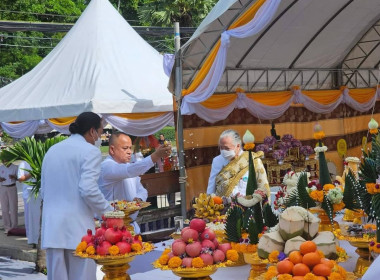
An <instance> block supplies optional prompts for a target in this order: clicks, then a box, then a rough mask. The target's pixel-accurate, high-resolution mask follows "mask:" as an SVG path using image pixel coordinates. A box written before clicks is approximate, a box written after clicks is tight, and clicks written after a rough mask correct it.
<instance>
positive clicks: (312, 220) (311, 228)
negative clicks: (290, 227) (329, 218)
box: [302, 212, 321, 240]
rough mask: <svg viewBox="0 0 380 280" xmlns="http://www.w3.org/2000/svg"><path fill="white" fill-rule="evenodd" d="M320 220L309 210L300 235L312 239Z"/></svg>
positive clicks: (316, 232)
mask: <svg viewBox="0 0 380 280" xmlns="http://www.w3.org/2000/svg"><path fill="white" fill-rule="evenodd" d="M320 222H321V220H320V219H319V218H317V217H316V216H314V215H313V214H311V213H310V212H309V213H308V218H307V219H306V220H305V225H304V228H303V235H302V236H303V237H304V238H305V239H306V240H310V239H313V238H314V237H315V236H316V235H317V234H318V230H319V223H320Z"/></svg>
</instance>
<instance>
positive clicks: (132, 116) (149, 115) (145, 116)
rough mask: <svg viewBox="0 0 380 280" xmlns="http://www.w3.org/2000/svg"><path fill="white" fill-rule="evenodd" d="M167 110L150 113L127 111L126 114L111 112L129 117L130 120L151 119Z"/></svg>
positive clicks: (118, 115)
mask: <svg viewBox="0 0 380 280" xmlns="http://www.w3.org/2000/svg"><path fill="white" fill-rule="evenodd" d="M166 113H167V112H152V113H128V114H112V115H114V116H117V117H120V118H123V119H130V120H142V119H151V118H156V117H159V116H162V115H164V114H166Z"/></svg>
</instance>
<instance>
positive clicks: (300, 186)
mask: <svg viewBox="0 0 380 280" xmlns="http://www.w3.org/2000/svg"><path fill="white" fill-rule="evenodd" d="M296 188H297V190H296V191H295V190H294V191H292V192H291V193H290V195H289V196H288V198H287V200H286V202H285V205H286V207H291V206H301V207H303V208H306V209H308V208H310V207H315V206H316V205H317V204H316V203H315V201H314V200H313V199H312V198H311V197H310V195H309V194H308V192H307V190H306V188H307V174H306V172H302V174H301V175H300V177H299V179H298V182H297V187H296Z"/></svg>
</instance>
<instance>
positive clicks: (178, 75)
mask: <svg viewBox="0 0 380 280" xmlns="http://www.w3.org/2000/svg"><path fill="white" fill-rule="evenodd" d="M174 44H175V97H176V103H177V140H178V141H177V148H178V151H177V155H178V161H179V186H180V190H181V215H182V217H183V218H184V219H186V206H187V203H186V170H185V156H184V154H185V152H184V145H183V117H182V114H181V99H182V64H181V49H180V48H181V37H180V33H179V22H175V23H174Z"/></svg>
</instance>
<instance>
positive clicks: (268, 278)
mask: <svg viewBox="0 0 380 280" xmlns="http://www.w3.org/2000/svg"><path fill="white" fill-rule="evenodd" d="M277 275H278V271H277V267H275V266H270V267H269V268H268V271H267V272H265V274H264V278H265V280H272V279H273V278H274V277H276V276H277Z"/></svg>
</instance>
